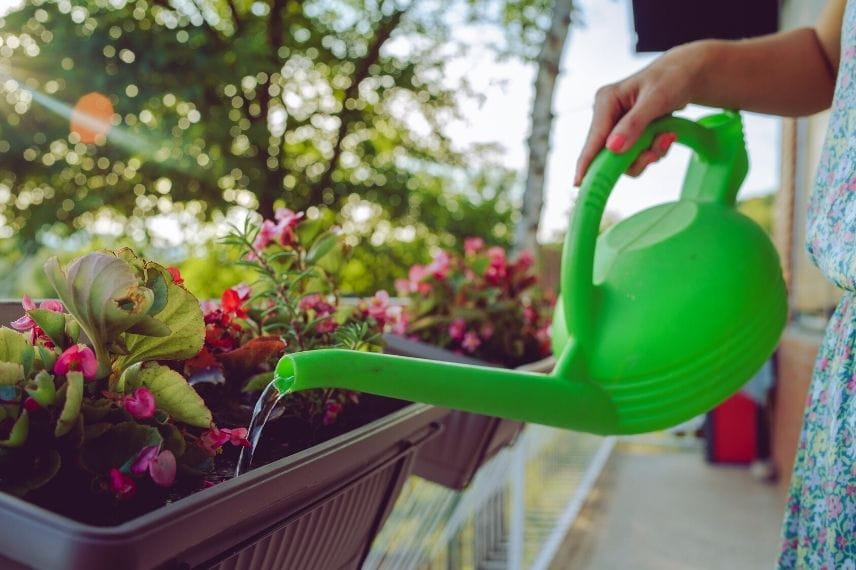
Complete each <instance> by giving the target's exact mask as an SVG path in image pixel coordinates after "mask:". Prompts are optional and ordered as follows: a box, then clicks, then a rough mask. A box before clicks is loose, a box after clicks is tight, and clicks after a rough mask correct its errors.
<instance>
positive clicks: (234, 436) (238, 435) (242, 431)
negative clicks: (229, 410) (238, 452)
mask: <svg viewBox="0 0 856 570" xmlns="http://www.w3.org/2000/svg"><path fill="white" fill-rule="evenodd" d="M222 431H224V432H225V433H226V434H227V435H228V436H229V443H231V444H232V445H237V446H241V447H250V445H252V444H251V443H250V440H248V439H247V428H242V427H239V428H232V429H228V428H223V430H222Z"/></svg>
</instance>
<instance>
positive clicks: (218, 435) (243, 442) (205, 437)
mask: <svg viewBox="0 0 856 570" xmlns="http://www.w3.org/2000/svg"><path fill="white" fill-rule="evenodd" d="M226 443H231V444H232V445H240V446H243V447H250V446H251V445H252V444H251V443H250V441H249V440H248V439H247V428H233V429H228V428H223V429H220V428H218V427H217V426H215V425H212V426H211V429H209V430H206V431H204V432H203V433H202V435H201V436H199V445H200V446H201V447H202V449H204V450H205V451H207V452H208V453H209V454H210V455H215V454H216V453H217V451H218V450H219V449H220V448H221V447H223V446H224V445H225V444H226Z"/></svg>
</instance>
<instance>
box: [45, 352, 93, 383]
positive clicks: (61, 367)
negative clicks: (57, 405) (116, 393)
mask: <svg viewBox="0 0 856 570" xmlns="http://www.w3.org/2000/svg"><path fill="white" fill-rule="evenodd" d="M69 370H77V371H80V372H83V377H84V378H85V379H86V380H94V379H95V374H96V373H97V372H98V361H97V360H96V359H95V353H94V352H92V349H91V348H89V347H88V346H86V345H83V344H73V345H71V346H69V347H68V348H66V349H65V352H63V353H62V354H61V355H60V356H59V358H57V359H56V364H54V369H53V371H54V374H59V375H65V374H68V372H69Z"/></svg>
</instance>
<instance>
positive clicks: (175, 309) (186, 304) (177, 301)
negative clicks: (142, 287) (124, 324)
mask: <svg viewBox="0 0 856 570" xmlns="http://www.w3.org/2000/svg"><path fill="white" fill-rule="evenodd" d="M168 288H169V299H168V300H167V304H166V306H165V307H164V308H163V310H162V311H161V312H160V313H158V320H159V321H161V322H163V323H164V324H165V325H166V326H168V327H169V329H170V332H169V334H168V335H166V336H158V337H152V336H142V335H136V334H131V333H127V334H125V346H127V347H128V352H129V354H128V356H125V357H123V358H120V359H119V361H118V364H119V369H120V370H124V369H125V368H127V367H128V366H130V365H131V364H134V363H136V362H145V361H147V360H183V359H186V358H192V357H194V356H196V355H197V354H198V353H199V351H200V350H201V349H202V344H203V342H204V340H205V323H204V322H203V320H202V309H201V308H200V307H199V301H197V300H196V297H194V296H193V295H192V294H191V293H190V292H188V291H187V290H186V289H185V288H184V287H181V286H179V285H176V284H175V283H170V284H169V285H168Z"/></svg>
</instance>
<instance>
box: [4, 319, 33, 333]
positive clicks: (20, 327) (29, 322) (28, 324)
mask: <svg viewBox="0 0 856 570" xmlns="http://www.w3.org/2000/svg"><path fill="white" fill-rule="evenodd" d="M9 325H10V326H11V327H12V328H13V329H15V330H16V331H28V330H30V329H32V328H33V327H34V326H35V325H36V322H35V321H34V320H33V319H32V317H30V315H24V316H23V317H20V318H18V319H15V320H14V321H12V322H11V323H9Z"/></svg>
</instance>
